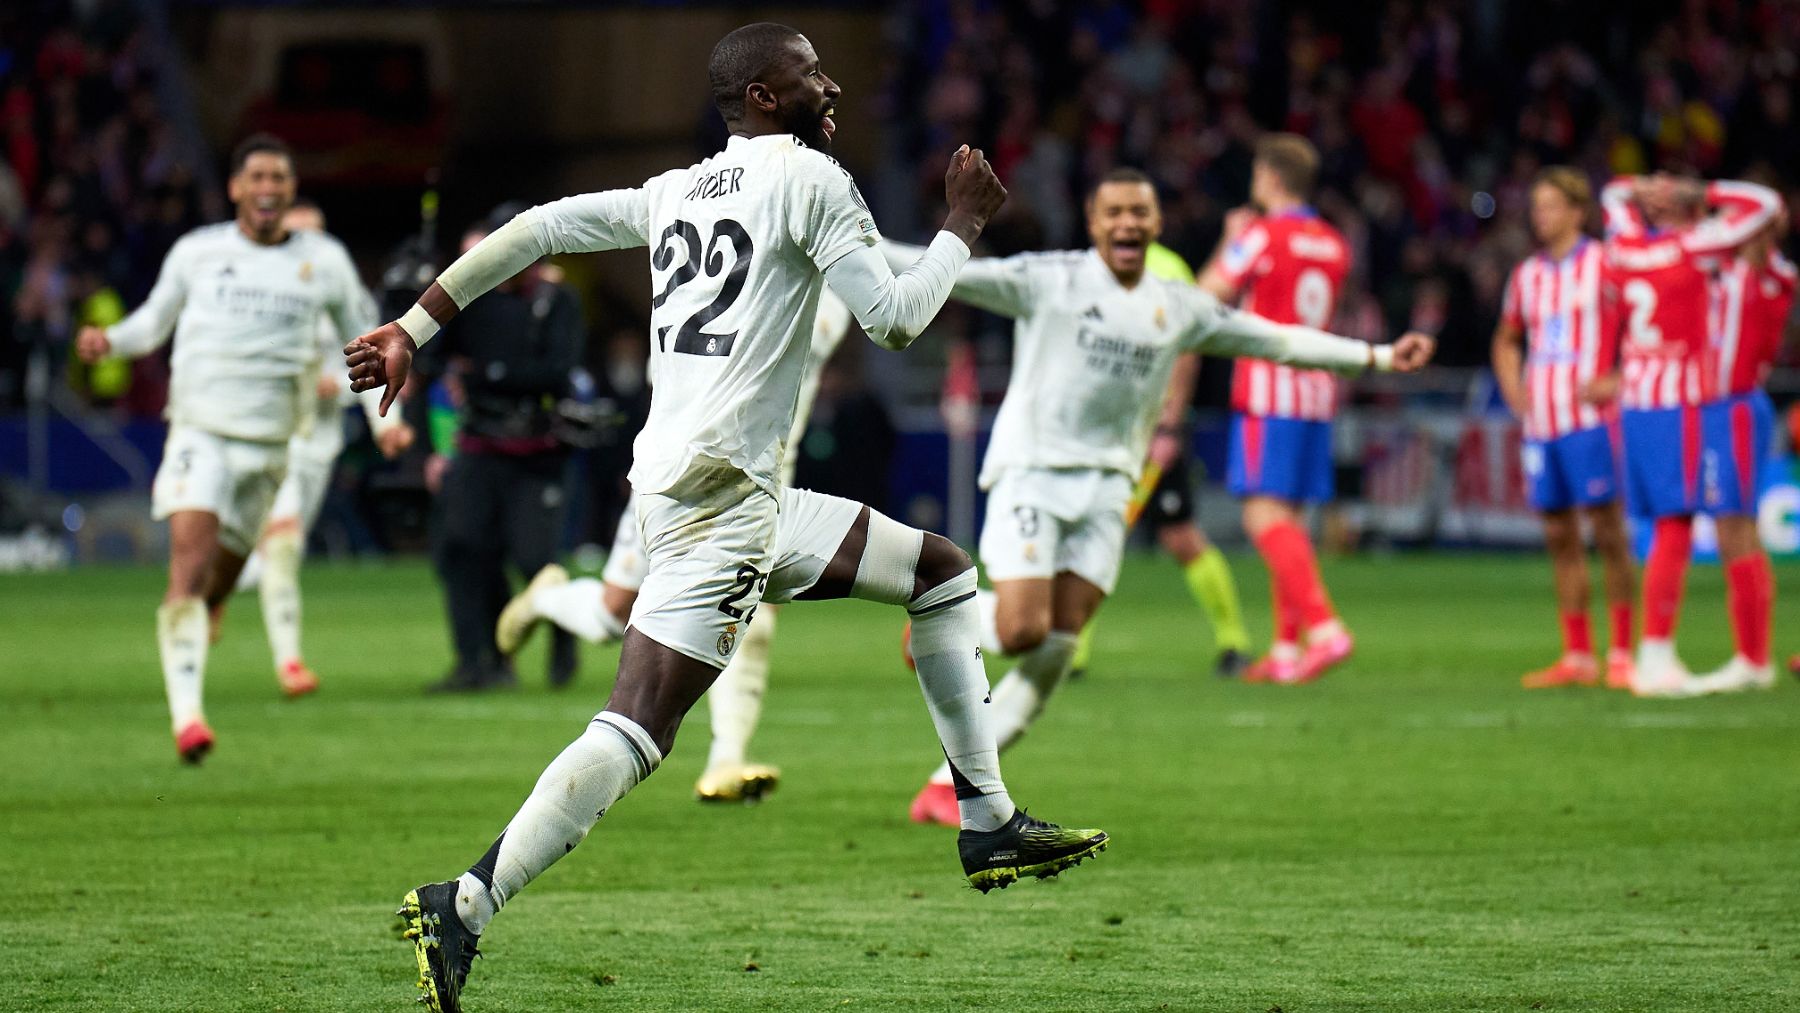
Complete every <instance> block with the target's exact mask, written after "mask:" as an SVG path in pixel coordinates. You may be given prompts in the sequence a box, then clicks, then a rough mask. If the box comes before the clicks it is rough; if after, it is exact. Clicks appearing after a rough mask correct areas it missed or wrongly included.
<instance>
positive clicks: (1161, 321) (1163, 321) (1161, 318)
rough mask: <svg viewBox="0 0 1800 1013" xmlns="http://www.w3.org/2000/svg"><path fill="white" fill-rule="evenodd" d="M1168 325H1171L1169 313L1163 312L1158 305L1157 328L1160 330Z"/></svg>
mask: <svg viewBox="0 0 1800 1013" xmlns="http://www.w3.org/2000/svg"><path fill="white" fill-rule="evenodd" d="M1167 326H1169V315H1168V314H1167V313H1164V312H1163V308H1162V307H1161V306H1158V307H1157V308H1156V329H1157V330H1159V331H1160V330H1162V329H1163V328H1164V327H1167Z"/></svg>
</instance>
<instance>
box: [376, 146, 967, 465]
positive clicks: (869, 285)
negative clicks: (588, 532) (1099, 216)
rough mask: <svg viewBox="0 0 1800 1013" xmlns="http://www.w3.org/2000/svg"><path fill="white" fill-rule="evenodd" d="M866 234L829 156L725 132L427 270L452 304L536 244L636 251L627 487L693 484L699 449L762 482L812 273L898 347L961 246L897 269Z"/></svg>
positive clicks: (791, 405)
mask: <svg viewBox="0 0 1800 1013" xmlns="http://www.w3.org/2000/svg"><path fill="white" fill-rule="evenodd" d="M880 238H881V236H880V233H879V232H877V231H876V228H875V220H874V218H873V217H872V216H871V215H870V214H869V210H868V207H867V205H866V204H865V203H864V202H863V199H862V195H861V194H859V193H858V192H857V190H856V184H855V183H854V182H853V181H852V180H851V179H850V175H849V174H848V173H847V172H845V171H844V170H843V169H842V168H841V167H840V166H839V165H838V164H837V163H836V162H835V161H833V160H831V159H830V158H829V157H827V156H825V155H823V154H820V153H819V152H817V151H813V150H812V149H810V148H807V147H806V146H805V145H803V144H801V143H800V142H799V141H798V140H796V139H795V138H794V137H792V136H790V135H787V134H779V135H767V136H762V137H754V138H750V137H733V138H731V140H730V141H729V143H728V144H727V145H726V147H725V150H724V151H721V152H719V153H718V154H716V155H714V156H712V157H711V158H708V159H706V160H704V161H702V162H700V163H698V164H696V165H692V166H689V167H687V168H685V169H675V170H671V171H669V172H666V173H663V174H662V175H660V176H656V177H654V178H652V179H650V180H648V181H647V182H645V184H644V185H643V186H642V187H640V188H636V189H629V190H609V191H605V192H601V193H591V194H583V195H581V196H578V197H568V198H564V199H563V200H559V201H553V202H551V203H549V204H544V205H540V206H538V207H535V208H532V209H530V210H528V211H525V212H524V213H522V214H520V215H519V216H518V217H517V218H514V219H513V220H512V221H511V222H508V223H507V224H506V225H505V226H503V227H501V228H500V229H498V230H496V231H495V232H494V233H493V234H492V235H490V236H488V237H487V238H486V239H484V240H482V242H481V243H479V244H477V245H476V246H475V247H474V248H473V249H471V250H470V251H469V252H468V253H466V254H464V255H463V256H462V257H461V258H459V259H458V260H457V261H456V263H454V264H452V265H450V267H449V268H447V269H446V270H445V271H444V273H443V274H442V275H441V276H439V278H438V279H437V280H438V284H439V285H440V286H441V287H442V288H443V290H444V292H445V294H447V295H448V296H450V298H451V300H452V301H454V302H455V303H456V304H457V305H458V306H459V307H460V306H466V305H468V304H469V302H470V301H472V300H473V299H474V298H475V297H476V296H479V295H480V294H482V293H483V292H486V291H487V290H488V289H490V288H492V287H493V286H495V285H497V284H499V283H500V282H501V281H502V280H504V279H506V278H509V277H511V276H512V275H513V274H516V273H517V272H518V271H519V270H521V269H522V268H523V267H524V266H525V265H527V264H530V263H531V262H532V261H534V260H536V259H537V258H539V257H542V256H545V255H548V254H552V253H585V252H593V251H598V250H616V249H626V248H631V247H638V246H648V247H649V248H650V283H651V289H652V291H653V292H654V293H655V294H654V297H653V299H652V301H651V311H650V382H651V385H652V393H651V400H650V417H649V419H648V421H646V423H645V425H644V428H643V431H642V432H641V433H639V435H638V438H637V441H636V443H635V444H634V445H633V463H632V468H631V483H632V486H633V487H634V488H636V489H637V491H638V492H640V493H673V494H687V493H698V492H701V491H703V490H701V489H699V488H697V487H695V486H694V483H695V482H707V483H711V482H717V481H719V478H718V475H719V471H718V469H717V468H716V467H710V468H709V467H700V468H695V467H693V465H694V464H695V462H696V460H698V459H701V458H706V459H711V460H714V461H725V462H728V463H729V464H730V466H731V467H732V468H734V469H736V470H738V471H741V472H743V473H744V474H745V475H747V476H748V477H749V478H750V479H751V480H752V481H753V482H755V483H756V484H757V485H758V486H760V487H761V488H764V489H767V490H769V491H771V492H773V491H774V490H775V489H776V488H778V487H779V484H780V471H781V461H782V457H783V452H784V447H785V444H786V442H787V436H788V432H789V429H790V427H791V426H792V424H793V421H794V415H795V411H796V406H797V404H798V401H799V395H800V386H801V376H802V373H803V372H804V370H805V365H806V358H807V350H808V347H809V345H810V341H809V337H810V334H811V331H812V328H813V326H814V321H815V318H816V315H817V309H818V302H819V293H820V291H821V290H822V289H823V287H824V284H825V281H826V280H827V279H829V280H830V282H831V288H832V290H833V291H835V292H836V293H837V294H838V295H839V296H840V297H842V298H843V300H844V302H845V303H846V304H847V305H848V306H849V308H850V311H851V312H852V313H853V314H854V315H855V317H856V319H857V321H858V322H860V323H861V324H862V326H863V330H865V331H866V332H868V334H869V336H870V337H871V338H872V339H874V340H875V341H876V342H878V343H880V344H882V345H884V346H886V347H904V346H905V345H906V344H907V343H909V342H911V340H912V339H913V338H914V337H915V336H917V335H918V333H919V332H920V331H921V330H923V329H924V327H925V325H926V324H927V323H928V322H930V320H931V318H932V317H933V316H935V315H936V314H937V311H938V310H939V309H940V308H942V306H943V303H944V300H945V299H946V298H948V297H949V294H950V285H951V282H952V280H953V279H954V277H955V275H956V271H957V269H958V268H959V267H961V266H962V264H963V262H964V261H965V260H967V259H968V255H969V251H968V247H967V246H965V245H964V244H963V242H962V240H960V239H957V238H956V237H955V236H953V235H949V234H948V233H943V234H940V235H939V236H938V238H937V240H936V241H934V243H933V244H932V246H931V248H930V251H929V252H928V253H927V254H926V255H925V256H924V257H923V258H921V262H920V263H919V264H918V265H916V266H915V267H913V268H912V269H910V270H908V271H906V272H904V273H903V274H900V275H898V276H896V275H895V274H894V273H893V272H892V271H890V270H889V269H888V266H887V264H886V262H885V261H883V259H882V258H881V256H880V254H879V253H877V252H876V251H875V250H874V246H875V244H876V243H877V242H878V241H879V240H880ZM416 315H417V314H416V312H415V314H410V315H409V316H412V317H415V318H416ZM407 320H408V318H402V326H407ZM412 333H413V337H414V338H415V339H418V338H422V337H428V336H429V335H428V334H427V333H424V332H418V331H415V332H412ZM684 479H691V481H686V482H684Z"/></svg>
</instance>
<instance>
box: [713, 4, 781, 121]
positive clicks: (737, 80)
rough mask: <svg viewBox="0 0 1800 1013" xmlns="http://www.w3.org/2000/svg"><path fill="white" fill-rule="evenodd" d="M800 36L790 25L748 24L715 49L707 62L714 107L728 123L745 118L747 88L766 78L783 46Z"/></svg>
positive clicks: (761, 22)
mask: <svg viewBox="0 0 1800 1013" xmlns="http://www.w3.org/2000/svg"><path fill="white" fill-rule="evenodd" d="M799 37H800V33H799V32H797V31H795V30H794V29H792V28H789V27H788V26H786V25H778V24H775V23H774V22H772V21H758V22H757V23H755V24H753V25H745V26H744V27H742V28H739V29H737V30H735V31H733V32H731V33H730V34H728V35H726V36H725V37H724V38H722V39H720V40H719V44H718V45H716V46H714V47H713V51H712V58H711V59H710V60H707V61H706V77H707V80H708V82H709V83H710V84H711V85H712V96H713V105H714V106H715V107H716V108H717V109H718V110H719V115H720V116H722V117H724V119H725V122H726V123H738V122H741V121H742V120H743V118H744V89H746V88H748V87H750V85H751V84H752V83H754V82H755V81H756V80H757V79H758V78H760V77H762V76H763V75H764V74H765V73H767V72H768V71H769V69H770V68H771V67H772V66H773V65H774V63H775V60H776V59H777V58H779V57H780V56H781V52H782V47H783V46H785V45H786V44H787V43H788V42H789V41H791V40H793V39H797V38H799Z"/></svg>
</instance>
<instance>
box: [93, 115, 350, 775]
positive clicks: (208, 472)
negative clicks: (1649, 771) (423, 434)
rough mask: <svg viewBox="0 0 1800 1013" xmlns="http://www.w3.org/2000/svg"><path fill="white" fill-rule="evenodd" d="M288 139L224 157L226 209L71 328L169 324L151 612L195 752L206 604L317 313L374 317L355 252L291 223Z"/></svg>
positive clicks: (222, 575)
mask: <svg viewBox="0 0 1800 1013" xmlns="http://www.w3.org/2000/svg"><path fill="white" fill-rule="evenodd" d="M294 187H295V179H294V165H293V159H292V157H291V156H290V154H289V153H288V149H287V146H286V145H284V144H283V143H282V142H281V141H279V140H276V139H275V138H273V137H269V136H267V135H257V136H254V137H251V138H249V139H247V140H245V141H244V142H243V143H242V144H239V145H238V147H237V150H236V151H235V152H234V153H233V154H232V159H231V180H230V195H231V199H232V202H233V203H234V204H236V205H237V217H236V219H235V220H234V221H230V222H221V223H219V224H217V225H208V226H204V227H202V228H198V229H195V230H194V231H192V232H190V233H188V234H187V235H185V236H183V237H181V239H179V240H177V241H176V243H175V245H174V246H173V247H171V248H170V250H169V255H168V257H167V258H165V259H164V260H163V264H162V270H161V272H160V273H158V275H157V278H156V285H155V287H154V288H152V289H151V291H150V295H149V298H147V299H146V300H145V302H144V305H143V306H141V307H139V308H138V309H137V311H136V312H134V313H132V314H131V315H130V316H128V317H126V318H125V319H124V320H121V321H119V322H118V323H117V324H114V325H113V326H111V327H108V328H104V329H102V328H98V327H89V328H85V329H83V330H82V332H81V335H80V337H79V339H78V348H79V351H80V353H81V356H82V358H84V359H86V360H87V361H89V362H94V361H97V360H99V359H101V358H103V357H105V356H107V355H123V356H129V357H133V358H135V357H138V356H143V355H148V354H150V353H151V352H153V351H155V350H156V349H157V348H158V347H159V346H161V345H162V343H163V342H164V341H167V340H168V339H169V335H170V333H171V332H173V333H174V335H175V353H174V360H173V367H172V372H173V376H172V378H171V380H170V384H169V407H168V416H169V438H168V443H167V444H166V445H165V447H164V449H163V460H162V466H161V467H160V468H159V469H158V470H157V473H156V483H155V485H154V487H153V488H152V490H151V495H152V499H153V507H154V510H155V515H156V517H157V518H158V519H161V518H164V517H166V518H168V520H169V585H168V590H167V591H166V592H165V594H164V595H163V603H162V607H160V608H158V609H157V611H156V639H157V645H158V647H159V648H160V652H161V655H162V668H163V683H164V687H165V688H166V689H167V691H168V697H169V715H170V718H171V719H172V724H173V727H174V732H175V748H176V751H177V752H178V753H179V754H180V755H181V758H182V759H183V760H185V761H187V762H189V763H198V762H199V761H200V760H201V758H202V757H204V756H205V755H206V753H207V751H208V750H210V749H211V748H212V745H213V733H212V729H211V728H209V727H208V726H207V723H206V718H205V716H204V714H203V713H202V708H201V687H202V684H203V681H204V676H205V672H206V648H207V644H208V642H209V640H210V633H209V630H208V615H207V613H208V609H209V608H211V609H214V610H216V609H218V608H219V607H221V606H222V605H223V604H224V602H225V599H226V598H227V597H228V596H229V595H230V594H231V591H232V589H233V587H234V586H235V584H236V583H237V578H238V572H239V571H240V570H241V569H242V568H243V566H244V558H245V556H247V555H248V554H249V552H250V548H251V546H252V545H254V544H255V542H256V537H257V533H258V532H259V531H260V530H261V529H262V525H263V520H264V518H265V517H266V516H267V515H268V512H269V506H270V504H271V502H272V501H273V500H274V498H275V490H276V487H277V486H279V485H280V484H281V479H282V475H283V473H284V472H285V470H286V463H287V450H288V440H289V438H290V437H292V436H293V435H294V434H295V433H296V432H298V431H300V430H301V429H302V428H303V427H304V426H305V425H306V424H307V423H308V422H309V421H310V417H311V413H312V405H311V401H312V397H313V392H314V380H315V377H316V375H317V373H318V362H319V359H318V355H319V349H318V324H319V318H320V315H321V314H325V315H329V317H330V318H331V321H332V323H333V324H334V325H335V326H336V327H337V328H338V330H339V332H340V333H344V334H357V333H360V332H361V331H362V330H363V329H364V328H365V327H367V326H369V324H370V323H372V322H373V319H372V317H371V316H366V315H364V314H365V313H366V311H367V300H366V299H365V297H364V295H363V289H362V283H361V282H360V281H359V280H358V279H357V276H356V266H355V265H354V264H353V263H352V262H351V260H350V255H349V254H348V253H347V252H345V250H344V248H343V246H342V245H340V244H339V243H338V241H337V240H335V239H333V238H331V237H330V236H327V235H325V234H324V233H322V232H292V231H290V230H289V229H288V228H287V227H286V226H285V225H284V224H283V222H282V216H283V215H284V214H285V213H286V212H287V209H288V207H289V206H290V205H292V204H293V202H294Z"/></svg>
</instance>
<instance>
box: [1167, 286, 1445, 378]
mask: <svg viewBox="0 0 1800 1013" xmlns="http://www.w3.org/2000/svg"><path fill="white" fill-rule="evenodd" d="M1195 296H1196V297H1197V298H1202V299H1207V300H1208V301H1209V302H1210V303H1212V306H1211V308H1210V309H1211V313H1210V314H1204V315H1203V316H1202V321H1203V322H1202V323H1201V325H1200V329H1199V332H1198V333H1199V337H1198V340H1197V342H1195V343H1194V344H1192V345H1191V346H1190V347H1193V348H1195V349H1197V350H1199V351H1203V352H1207V353H1210V354H1213V355H1229V356H1236V357H1246V358H1255V359H1267V360H1269V361H1271V362H1279V363H1281V364H1283V365H1287V366H1301V367H1305V368H1308V369H1329V370H1332V371H1333V372H1338V373H1358V372H1361V371H1363V370H1368V369H1372V370H1376V371H1377V372H1383V373H1386V372H1395V373H1413V372H1417V371H1418V370H1420V369H1423V368H1424V367H1425V364H1426V363H1428V362H1430V361H1431V357H1432V355H1433V354H1435V353H1436V351H1437V341H1436V339H1434V338H1432V337H1431V336H1430V335H1428V334H1423V333H1421V332H1418V331H1412V332H1409V333H1407V334H1405V335H1402V336H1401V337H1400V338H1399V340H1397V341H1395V342H1394V343H1393V344H1391V345H1371V344H1369V343H1368V342H1365V341H1357V340H1356V339H1354V338H1346V337H1341V336H1339V335H1336V334H1328V333H1326V332H1325V331H1321V330H1317V329H1315V328H1312V327H1305V326H1302V325H1300V324H1278V323H1275V322H1274V321H1272V320H1269V319H1267V318H1265V317H1259V316H1257V315H1256V314H1254V313H1245V312H1243V311H1242V310H1231V309H1226V308H1224V307H1223V306H1221V305H1219V304H1218V301H1217V300H1214V299H1211V297H1209V296H1207V295H1205V293H1202V292H1199V291H1198V290H1195Z"/></svg>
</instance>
